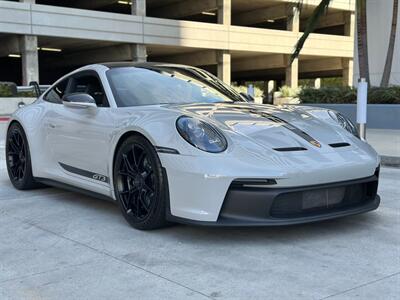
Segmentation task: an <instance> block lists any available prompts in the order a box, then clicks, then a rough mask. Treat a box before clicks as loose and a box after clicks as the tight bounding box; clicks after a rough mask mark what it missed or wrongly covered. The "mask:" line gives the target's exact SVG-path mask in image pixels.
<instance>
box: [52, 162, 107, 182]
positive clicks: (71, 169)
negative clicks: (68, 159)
mask: <svg viewBox="0 0 400 300" xmlns="http://www.w3.org/2000/svg"><path fill="white" fill-rule="evenodd" d="M58 164H59V165H60V166H61V167H62V168H63V169H64V170H65V171H68V172H70V173H74V174H76V175H80V176H83V177H87V178H90V179H93V180H97V181H100V182H104V183H110V179H109V178H108V177H107V176H104V175H101V174H97V173H94V172H90V171H87V170H82V169H79V168H75V167H72V166H69V165H66V164H63V163H61V162H59V163H58Z"/></svg>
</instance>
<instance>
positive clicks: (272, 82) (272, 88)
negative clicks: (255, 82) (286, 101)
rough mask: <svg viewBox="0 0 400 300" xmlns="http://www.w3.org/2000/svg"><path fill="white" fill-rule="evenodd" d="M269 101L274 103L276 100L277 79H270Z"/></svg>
mask: <svg viewBox="0 0 400 300" xmlns="http://www.w3.org/2000/svg"><path fill="white" fill-rule="evenodd" d="M267 85H268V103H273V100H274V93H275V91H276V89H277V88H276V85H277V84H276V81H275V80H268V83H267Z"/></svg>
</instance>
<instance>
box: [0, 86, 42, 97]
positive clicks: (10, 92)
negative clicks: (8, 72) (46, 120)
mask: <svg viewBox="0 0 400 300" xmlns="http://www.w3.org/2000/svg"><path fill="white" fill-rule="evenodd" d="M8 97H27V98H30V97H32V98H35V97H36V95H35V93H34V92H19V93H18V92H17V87H16V85H15V84H14V83H8V82H7V83H5V82H3V83H0V98H8Z"/></svg>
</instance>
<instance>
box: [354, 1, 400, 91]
mask: <svg viewBox="0 0 400 300" xmlns="http://www.w3.org/2000/svg"><path fill="white" fill-rule="evenodd" d="M392 11H393V0H367V19H368V25H367V26H368V52H369V53H368V55H369V68H370V77H371V84H372V85H374V86H379V85H380V82H381V79H382V73H383V69H384V67H385V60H386V53H387V49H388V45H389V35H390V29H391V24H392ZM397 20H398V21H397V23H398V25H397V34H396V43H395V51H394V57H393V66H392V73H391V77H390V83H391V84H396V85H400V13H399V14H398V17H397ZM357 53H358V52H357V38H356V39H355V57H354V84H355V85H356V84H357V81H358V78H359V66H358V56H357V55H358V54H357Z"/></svg>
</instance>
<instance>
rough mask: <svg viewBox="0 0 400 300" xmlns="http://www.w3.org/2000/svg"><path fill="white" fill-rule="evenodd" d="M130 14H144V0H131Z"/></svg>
mask: <svg viewBox="0 0 400 300" xmlns="http://www.w3.org/2000/svg"><path fill="white" fill-rule="evenodd" d="M132 15H135V16H140V17H145V16H146V0H132Z"/></svg>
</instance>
